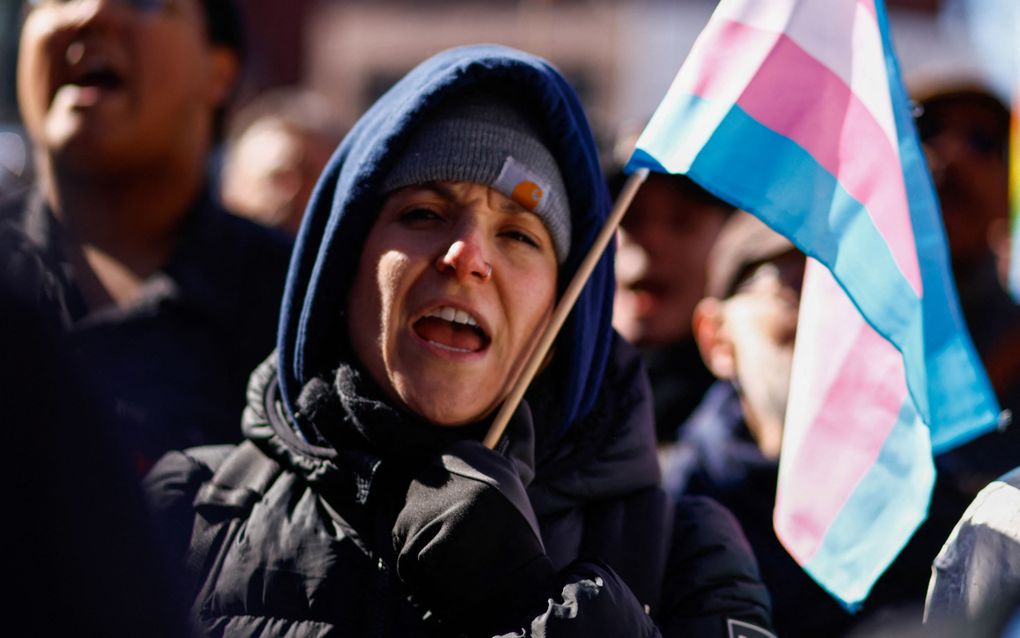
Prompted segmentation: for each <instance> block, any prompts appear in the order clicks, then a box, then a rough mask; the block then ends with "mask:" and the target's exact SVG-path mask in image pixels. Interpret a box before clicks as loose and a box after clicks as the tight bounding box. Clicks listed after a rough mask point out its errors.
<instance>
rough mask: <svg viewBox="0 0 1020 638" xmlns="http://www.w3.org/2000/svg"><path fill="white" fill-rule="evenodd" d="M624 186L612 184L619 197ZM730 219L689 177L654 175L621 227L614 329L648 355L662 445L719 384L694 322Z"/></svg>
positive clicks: (618, 179)
mask: <svg viewBox="0 0 1020 638" xmlns="http://www.w3.org/2000/svg"><path fill="white" fill-rule="evenodd" d="M631 146H632V145H631ZM629 150H630V149H628V151H629ZM624 180H625V176H623V175H622V174H617V175H614V176H613V177H612V178H611V179H610V186H611V187H612V190H613V191H614V193H615V192H618V191H619V189H620V188H622V186H623V182H624ZM732 212H733V207H732V206H730V205H729V204H727V203H726V202H723V201H722V200H719V199H717V198H715V197H713V196H712V195H710V194H709V193H708V192H706V191H705V190H703V189H702V188H701V187H700V186H698V185H697V184H695V183H694V182H693V181H691V180H690V179H689V178H687V177H685V176H682V175H666V174H661V173H652V174H651V175H649V176H648V179H647V180H646V181H645V183H644V184H642V185H641V188H640V189H639V190H638V192H637V195H636V196H635V197H634V201H633V202H632V203H631V205H630V208H629V209H628V211H627V214H626V215H625V216H624V218H623V222H622V223H621V226H620V232H619V243H618V245H617V247H618V251H617V255H616V281H617V288H616V299H615V302H614V306H613V327H615V328H616V329H617V330H618V331H619V332H620V334H621V335H623V337H624V338H626V339H627V340H628V341H630V342H631V343H633V344H635V345H637V346H638V348H640V350H641V352H642V354H643V355H644V359H645V365H646V366H647V367H648V376H649V379H650V380H651V383H652V396H653V398H654V401H655V429H656V438H657V439H658V440H659V442H660V443H669V442H672V441H675V440H676V432H677V428H678V426H679V425H680V424H681V423H683V422H684V421H685V420H686V419H687V417H688V416H690V414H691V412H692V411H693V410H694V408H695V407H697V405H698V403H700V402H701V399H702V397H703V396H704V394H705V392H706V391H707V390H708V387H709V386H710V385H711V384H712V381H713V380H714V379H713V377H712V374H711V373H710V372H709V371H708V369H707V368H706V367H705V364H704V363H703V362H702V360H701V356H700V355H699V354H698V348H697V345H696V344H695V342H694V336H693V334H692V331H691V317H692V315H693V314H694V306H695V305H696V304H697V303H698V301H700V300H701V298H702V297H703V296H704V292H705V283H704V282H705V263H706V261H707V259H708V252H709V250H710V249H711V247H712V244H713V243H714V242H715V239H716V237H717V236H718V234H719V231H720V229H721V228H722V226H723V224H724V223H725V222H726V219H727V218H728V217H729V216H730V214H731V213H732Z"/></svg>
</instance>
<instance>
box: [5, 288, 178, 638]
mask: <svg viewBox="0 0 1020 638" xmlns="http://www.w3.org/2000/svg"><path fill="white" fill-rule="evenodd" d="M0 308H2V309H3V310H2V311H0V359H2V361H3V366H0V386H2V387H3V392H0V414H2V415H3V424H4V425H5V426H6V427H5V436H4V446H5V449H6V450H7V457H6V459H5V460H4V462H3V463H2V464H0V499H2V500H3V503H4V508H5V514H4V525H3V528H2V530H0V543H2V544H3V546H4V547H6V548H8V550H7V552H6V555H5V556H4V581H5V585H6V587H5V591H4V595H3V598H2V602H0V613H2V614H3V618H4V620H3V628H4V634H5V635H8V636H37V637H39V638H64V637H66V636H102V637H103V638H136V637H138V636H147V637H151V638H186V637H187V636H190V635H192V634H191V632H190V627H189V623H188V622H187V601H186V600H185V596H184V593H183V591H182V588H181V587H180V583H179V582H177V581H176V580H175V579H174V578H173V577H172V575H173V574H174V573H175V571H174V570H173V569H172V568H171V567H170V565H169V564H168V563H167V562H166V561H165V560H163V558H164V556H163V555H162V551H161V547H160V546H159V544H158V543H157V538H158V535H157V533H156V532H155V530H154V529H153V528H152V521H151V520H150V518H149V517H148V516H147V511H146V508H145V501H144V498H143V495H142V490H141V488H140V486H139V484H138V477H137V475H136V469H135V468H134V467H133V466H132V464H131V461H130V459H129V457H128V455H127V453H126V449H125V447H124V445H123V443H124V442H123V441H122V440H120V438H119V436H118V433H117V432H115V431H111V429H110V427H109V422H108V420H107V418H108V416H109V415H108V413H107V412H106V410H105V409H104V406H103V405H102V404H101V403H99V402H97V401H95V400H94V399H95V394H94V383H93V382H94V381H95V379H92V378H90V377H89V375H88V374H86V373H85V372H84V371H83V370H81V369H80V368H79V367H78V366H77V365H76V364H75V361H74V360H73V358H71V357H69V356H68V352H67V351H66V349H65V348H64V347H63V343H62V340H61V338H60V335H59V334H57V333H56V332H54V327H53V326H52V325H49V323H48V322H47V321H43V320H40V317H39V315H38V307H37V305H36V303H35V300H34V299H31V298H29V299H26V298H25V297H24V296H23V295H22V294H21V293H17V292H15V291H14V290H12V289H11V288H10V287H9V286H8V285H7V284H6V283H5V282H3V281H0Z"/></svg>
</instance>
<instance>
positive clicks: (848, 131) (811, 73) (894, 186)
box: [702, 36, 922, 296]
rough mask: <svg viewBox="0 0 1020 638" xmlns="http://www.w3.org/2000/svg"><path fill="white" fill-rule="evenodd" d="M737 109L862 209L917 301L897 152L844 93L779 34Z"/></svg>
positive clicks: (849, 94) (828, 74)
mask: <svg viewBox="0 0 1020 638" xmlns="http://www.w3.org/2000/svg"><path fill="white" fill-rule="evenodd" d="M702 97H707V96H702ZM737 104H738V105H739V106H741V107H742V108H743V109H744V110H745V111H746V112H747V113H748V115H750V116H751V117H753V118H754V119H756V120H758V121H759V122H761V123H762V124H764V125H765V126H767V127H768V128H770V129H772V130H773V131H775V132H776V133H779V134H780V135H783V136H785V137H788V138H790V139H792V140H793V141H795V142H797V143H798V144H799V145H800V146H801V147H803V148H804V149H805V150H806V151H807V152H808V153H810V154H811V155H812V157H814V158H815V161H817V162H818V163H819V164H821V165H822V166H823V167H824V168H825V169H827V170H828V171H829V172H830V173H832V174H833V175H834V176H835V177H836V179H837V180H838V181H839V182H840V184H841V185H842V186H843V188H844V189H846V191H847V193H849V194H850V196H851V197H853V198H854V199H856V200H857V201H859V202H860V203H861V204H863V205H864V207H865V208H866V209H867V210H868V213H869V215H870V217H871V219H872V221H873V222H874V224H875V227H876V228H877V229H878V232H879V234H881V235H882V237H883V239H885V242H886V244H888V245H889V249H890V251H891V252H892V256H893V259H894V260H895V261H896V264H897V266H898V267H899V269H900V272H901V273H903V276H904V278H905V279H906V280H907V281H908V282H909V283H910V285H911V287H912V288H913V289H914V292H915V293H917V295H918V296H920V295H921V290H922V285H921V270H920V266H919V264H918V260H917V252H916V248H915V244H914V231H913V227H912V226H911V222H910V210H909V208H908V202H907V191H906V187H905V186H904V184H903V177H902V175H901V171H900V168H899V167H900V159H899V154H898V152H897V151H896V147H895V146H894V145H893V144H892V143H891V142H890V140H889V139H888V138H887V137H886V135H885V133H884V131H883V130H882V128H881V127H880V126H879V125H878V123H877V122H876V121H875V119H874V118H873V117H871V114H870V112H869V111H868V110H867V108H866V107H865V106H864V104H862V103H861V101H860V100H859V99H857V96H855V95H854V94H853V93H852V92H851V91H850V89H849V87H847V85H846V84H844V83H843V81H842V80H841V79H840V78H839V77H837V76H836V75H834V74H833V73H832V72H831V71H830V70H829V69H828V68H826V67H825V66H823V65H821V64H820V63H819V62H818V61H817V60H815V59H814V58H812V57H811V56H809V55H808V54H807V53H806V52H805V51H804V50H803V49H801V48H800V47H799V46H797V44H796V43H794V42H793V41H791V40H790V39H788V38H786V37H785V36H781V37H780V38H779V40H778V41H777V42H776V44H775V46H774V47H773V49H772V51H771V52H770V53H769V55H768V57H767V58H766V59H765V60H764V61H763V63H762V65H761V67H760V68H759V70H758V74H757V75H756V76H755V77H754V79H752V80H751V82H750V83H749V84H748V86H747V88H746V89H745V90H744V94H743V95H741V97H740V98H739V100H738V101H737ZM820 131H825V132H826V134H824V135H820V134H819V132H820ZM862 157H867V158H868V161H866V162H862V161H860V158H862Z"/></svg>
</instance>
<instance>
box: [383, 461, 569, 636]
mask: <svg viewBox="0 0 1020 638" xmlns="http://www.w3.org/2000/svg"><path fill="white" fill-rule="evenodd" d="M393 546H394V549H395V550H396V554H397V575H398V576H399V577H400V579H401V580H402V581H403V582H404V583H405V584H407V585H408V587H409V588H410V590H411V592H412V598H413V600H414V601H415V602H416V603H418V604H420V605H422V606H423V607H425V608H427V609H428V610H429V611H431V612H433V613H434V614H435V616H436V617H437V618H438V620H439V621H440V622H442V623H444V624H445V625H447V626H449V627H450V628H451V629H456V630H457V631H460V632H465V633H468V634H471V635H474V634H488V635H493V634H495V633H498V632H499V631H501V630H502V631H508V630H509V631H512V630H516V629H519V628H520V627H522V626H526V625H527V624H528V623H529V622H530V619H531V618H532V617H533V616H535V615H537V614H539V613H541V612H542V610H543V609H544V607H545V605H546V600H547V599H548V597H549V594H550V592H551V590H552V588H553V586H554V579H555V572H554V570H553V567H552V563H551V562H550V561H549V558H548V557H547V556H546V554H545V550H544V548H543V546H542V541H541V539H540V536H539V532H538V525H537V523H536V520H535V515H534V511H533V510H532V508H531V504H530V502H529V501H528V497H527V495H526V494H525V491H524V486H523V485H522V484H521V481H520V478H519V477H518V475H517V472H516V471H515V469H514V464H513V462H512V461H510V460H509V459H507V458H505V457H503V456H502V455H500V454H498V453H496V452H493V451H492V450H489V449H487V448H485V447H484V446H482V445H481V444H480V443H478V442H476V441H459V442H457V443H454V444H452V445H451V446H450V447H449V448H447V449H446V451H445V452H444V453H443V454H442V455H441V456H440V457H438V458H436V459H435V460H434V461H433V462H432V463H431V464H430V465H428V466H427V467H426V468H425V469H424V470H423V471H422V472H420V473H419V474H418V475H417V476H416V477H415V478H414V480H412V482H411V484H410V486H409V487H408V490H407V499H406V501H405V504H404V507H403V509H402V510H401V511H400V513H399V515H398V516H397V520H396V523H395V525H394V527H393Z"/></svg>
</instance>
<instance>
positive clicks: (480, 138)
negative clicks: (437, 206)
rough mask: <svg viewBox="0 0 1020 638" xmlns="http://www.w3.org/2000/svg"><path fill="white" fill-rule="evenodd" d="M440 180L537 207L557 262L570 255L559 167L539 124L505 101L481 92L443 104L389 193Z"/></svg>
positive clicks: (396, 170)
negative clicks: (488, 190) (478, 186)
mask: <svg viewBox="0 0 1020 638" xmlns="http://www.w3.org/2000/svg"><path fill="white" fill-rule="evenodd" d="M439 181H465V182H475V183H478V184H484V185H486V186H489V187H490V188H492V189H494V190H496V191H498V192H500V193H502V194H503V195H505V196H506V197H508V198H510V199H512V200H513V201H515V202H517V203H518V204H519V205H520V206H522V207H523V208H526V209H527V210H530V211H532V212H533V213H535V214H536V215H538V216H539V218H540V219H541V220H542V222H543V223H544V224H545V227H546V229H547V230H548V231H549V235H550V236H551V237H552V241H553V245H554V248H555V250H556V258H557V261H558V262H559V263H561V264H562V263H563V261H564V260H565V259H566V257H567V254H568V253H569V252H570V208H569V205H568V202H567V195H566V187H565V186H564V185H563V178H562V176H561V175H560V171H559V167H558V166H557V164H556V160H555V159H554V158H553V156H552V154H551V153H550V152H549V150H548V149H547V148H546V147H545V145H544V144H543V143H542V141H541V140H540V138H539V136H538V134H537V132H536V131H535V129H534V127H532V125H531V124H530V123H529V122H528V121H527V120H526V119H525V118H524V117H523V116H522V115H521V114H520V113H518V112H517V111H516V110H514V109H513V108H512V107H510V106H508V105H507V104H505V102H504V101H501V100H499V99H498V98H496V97H495V96H489V95H475V96H471V97H470V98H467V99H464V100H459V101H457V102H456V103H453V104H450V105H447V106H444V107H443V108H441V109H440V110H439V111H437V112H436V113H435V114H433V115H432V116H431V117H429V118H428V119H427V120H426V121H424V122H423V123H422V124H421V125H420V127H419V128H418V130H417V131H416V132H415V133H414V134H413V135H412V136H411V139H410V141H409V142H408V145H407V148H406V150H405V151H404V153H403V154H402V155H401V157H400V159H399V160H398V161H397V163H396V165H395V166H394V167H393V169H392V170H391V171H390V173H389V175H387V177H386V179H385V180H384V181H383V191H384V192H390V191H394V190H396V189H398V188H402V187H404V186H410V185H412V184H424V183H426V182H439Z"/></svg>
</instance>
